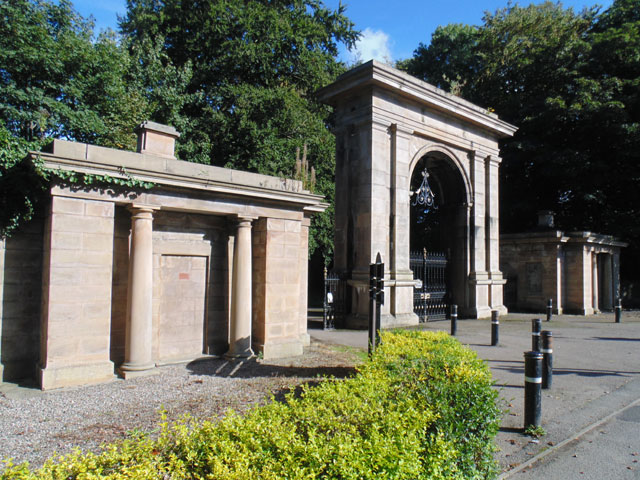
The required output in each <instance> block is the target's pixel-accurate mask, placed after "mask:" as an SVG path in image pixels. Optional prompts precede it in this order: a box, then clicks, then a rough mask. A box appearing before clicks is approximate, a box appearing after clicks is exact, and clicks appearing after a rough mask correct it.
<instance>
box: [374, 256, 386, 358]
mask: <svg viewBox="0 0 640 480" xmlns="http://www.w3.org/2000/svg"><path fill="white" fill-rule="evenodd" d="M375 265H376V324H375V330H376V333H375V342H376V344H375V346H376V348H377V347H378V345H380V330H381V329H382V323H381V322H380V314H381V313H382V305H383V304H384V263H382V259H381V258H380V252H378V256H377V257H376V264H375Z"/></svg>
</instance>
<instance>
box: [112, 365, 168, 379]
mask: <svg viewBox="0 0 640 480" xmlns="http://www.w3.org/2000/svg"><path fill="white" fill-rule="evenodd" d="M158 373H160V371H159V370H158V369H157V368H156V367H155V365H154V366H152V367H149V368H147V369H146V370H124V368H123V367H120V368H119V369H118V375H120V376H121V377H122V378H124V379H125V380H131V379H132V378H138V377H148V376H149V375H157V374H158Z"/></svg>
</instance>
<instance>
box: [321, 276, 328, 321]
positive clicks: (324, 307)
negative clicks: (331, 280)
mask: <svg viewBox="0 0 640 480" xmlns="http://www.w3.org/2000/svg"><path fill="white" fill-rule="evenodd" d="M327 310H328V305H327V266H326V265H325V266H324V300H322V329H323V330H326V329H327V313H328V311H327Z"/></svg>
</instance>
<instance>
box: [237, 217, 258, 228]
mask: <svg viewBox="0 0 640 480" xmlns="http://www.w3.org/2000/svg"><path fill="white" fill-rule="evenodd" d="M257 219H258V217H257V216H256V215H237V216H236V217H234V220H236V221H237V222H238V226H239V227H248V226H251V223H252V222H253V221H254V220H257Z"/></svg>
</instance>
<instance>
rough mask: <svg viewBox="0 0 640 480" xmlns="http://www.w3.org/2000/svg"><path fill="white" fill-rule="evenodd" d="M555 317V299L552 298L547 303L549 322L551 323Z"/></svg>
mask: <svg viewBox="0 0 640 480" xmlns="http://www.w3.org/2000/svg"><path fill="white" fill-rule="evenodd" d="M552 315H553V298H550V299H549V301H548V302H547V322H550V321H551V316H552Z"/></svg>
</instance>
